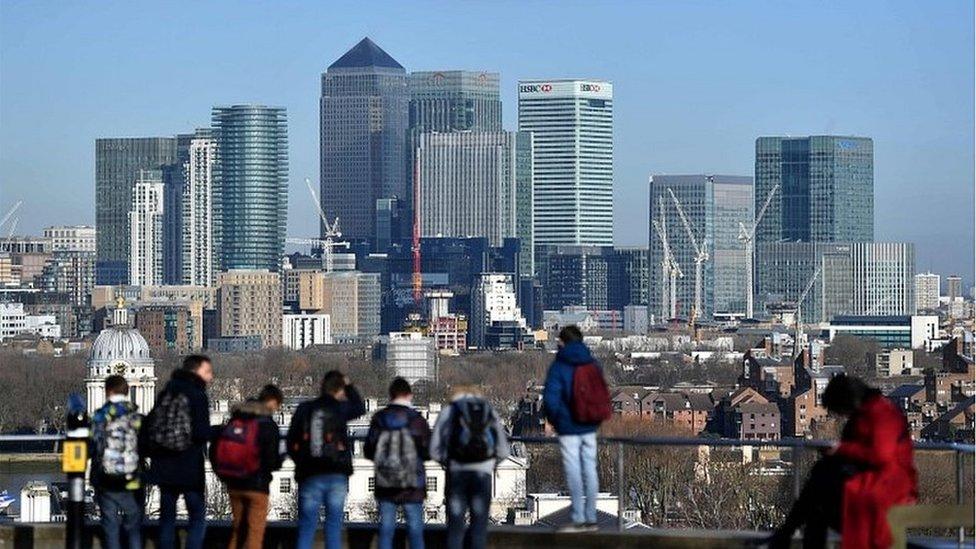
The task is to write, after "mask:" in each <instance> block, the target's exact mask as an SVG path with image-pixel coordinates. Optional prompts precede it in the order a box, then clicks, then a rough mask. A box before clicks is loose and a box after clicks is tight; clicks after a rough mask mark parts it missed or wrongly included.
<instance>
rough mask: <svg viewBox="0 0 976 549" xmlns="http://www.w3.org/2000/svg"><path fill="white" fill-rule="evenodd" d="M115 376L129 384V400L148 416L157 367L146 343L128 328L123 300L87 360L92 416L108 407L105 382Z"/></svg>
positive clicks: (137, 332)
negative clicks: (121, 377) (103, 407)
mask: <svg viewBox="0 0 976 549" xmlns="http://www.w3.org/2000/svg"><path fill="white" fill-rule="evenodd" d="M116 374H117V375H121V376H123V377H125V380H126V381H128V382H129V399H130V400H131V401H132V402H133V403H135V404H136V405H137V406H138V407H139V410H140V411H141V412H142V413H144V414H146V413H149V410H150V409H152V407H153V403H154V402H155V400H156V367H155V363H154V362H153V359H152V357H150V356H149V344H148V343H146V339H145V338H144V337H142V334H140V333H139V330H136V329H135V328H133V327H130V326H129V319H128V310H127V309H126V308H125V303H124V301H123V300H122V299H121V298H120V299H119V300H118V303H117V304H116V307H115V311H114V313H113V318H112V325H111V326H109V327H108V328H106V329H104V330H102V332H101V333H100V334H98V337H97V338H96V339H95V343H93V344H92V348H91V355H90V356H89V358H88V375H87V376H86V377H85V388H86V389H87V392H88V412H89V413H92V412H94V411H95V410H97V409H98V408H100V407H101V406H102V405H103V404H105V378H107V377H108V376H110V375H116Z"/></svg>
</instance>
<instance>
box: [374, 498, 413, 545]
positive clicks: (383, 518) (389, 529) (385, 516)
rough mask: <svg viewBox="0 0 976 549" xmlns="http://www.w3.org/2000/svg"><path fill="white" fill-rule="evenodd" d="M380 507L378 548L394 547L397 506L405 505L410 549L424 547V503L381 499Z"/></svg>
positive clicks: (378, 502) (404, 510)
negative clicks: (400, 502) (399, 502)
mask: <svg viewBox="0 0 976 549" xmlns="http://www.w3.org/2000/svg"><path fill="white" fill-rule="evenodd" d="M377 504H378V505H379V508H380V536H379V540H377V541H378V543H377V549H393V534H394V533H396V522H397V516H396V515H397V507H398V506H400V505H402V506H403V515H404V516H405V517H406V519H407V539H408V540H409V541H410V549H424V504H423V503H420V502H416V503H402V504H398V503H394V502H392V501H389V500H379V501H377Z"/></svg>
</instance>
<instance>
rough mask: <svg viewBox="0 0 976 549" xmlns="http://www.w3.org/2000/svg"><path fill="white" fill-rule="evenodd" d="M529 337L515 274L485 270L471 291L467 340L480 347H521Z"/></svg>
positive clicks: (496, 348)
mask: <svg viewBox="0 0 976 549" xmlns="http://www.w3.org/2000/svg"><path fill="white" fill-rule="evenodd" d="M526 337H527V333H526V324H525V318H524V317H523V316H522V311H521V309H519V306H518V300H517V298H516V295H515V285H514V283H513V279H512V275H510V274H502V273H482V274H481V275H479V276H478V277H477V278H476V279H475V283H474V288H473V290H472V291H471V317H470V321H469V322H468V342H469V344H470V345H471V346H473V347H476V348H479V349H493V350H504V349H521V348H522V345H523V344H524V343H525V340H526Z"/></svg>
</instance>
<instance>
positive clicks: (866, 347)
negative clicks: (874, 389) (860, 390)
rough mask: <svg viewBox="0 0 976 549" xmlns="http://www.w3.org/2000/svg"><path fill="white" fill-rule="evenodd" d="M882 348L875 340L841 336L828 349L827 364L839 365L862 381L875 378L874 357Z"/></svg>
mask: <svg viewBox="0 0 976 549" xmlns="http://www.w3.org/2000/svg"><path fill="white" fill-rule="evenodd" d="M879 352H881V346H880V345H878V342H877V341H875V340H873V339H868V338H860V337H855V336H850V335H846V334H840V335H838V336H837V337H835V338H834V340H833V341H832V342H831V343H830V346H829V347H827V351H826V355H825V357H826V363H827V364H839V365H841V366H843V367H844V368H845V369H846V370H847V373H849V374H851V375H854V376H857V377H859V378H861V379H865V380H871V379H874V378H875V368H874V357H875V355H877V354H878V353H879Z"/></svg>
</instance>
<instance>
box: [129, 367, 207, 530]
mask: <svg viewBox="0 0 976 549" xmlns="http://www.w3.org/2000/svg"><path fill="white" fill-rule="evenodd" d="M213 377H214V374H213V365H212V364H211V362H210V358H208V357H206V356H204V355H189V356H187V357H186V358H184V359H183V365H182V366H181V367H180V368H179V369H178V370H176V371H174V372H173V376H172V377H171V378H170V380H169V382H167V383H166V387H165V388H164V389H163V391H162V392H161V393H160V394H159V396H157V397H156V402H157V407H158V405H159V404H158V403H159V402H160V400H161V399H162V398H163V396H164V395H166V394H167V393H169V394H172V395H185V396H186V399H187V401H188V402H189V411H190V425H191V432H190V438H191V441H192V443H191V445H190V447H189V448H187V449H185V450H183V451H179V452H173V451H170V450H166V449H164V448H157V447H154V445H153V444H151V443H148V442H146V443H144V446H145V447H147V451H148V453H149V457H150V464H149V471H148V473H147V479H148V481H149V482H150V483H151V484H155V485H156V486H158V487H159V544H160V547H162V548H163V549H169V548H171V547H175V546H176V501H177V499H179V497H180V496H181V495H182V496H183V501H184V503H185V504H186V510H187V515H188V518H189V524H188V525H187V536H186V547H187V549H199V548H202V547H203V538H204V536H205V535H206V533H207V516H206V511H207V509H206V499H205V490H206V480H205V473H204V460H205V459H206V449H207V442H209V440H210V433H211V429H210V401H209V399H208V398H207V385H209V384H210V382H211V381H213ZM154 411H155V408H154ZM153 416H154V414H153V413H152V412H150V414H149V418H148V421H146V422H144V425H146V426H147V427H149V429H152V427H151V424H152V422H153ZM145 431H146V429H143V432H145ZM144 439H145V437H144Z"/></svg>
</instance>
